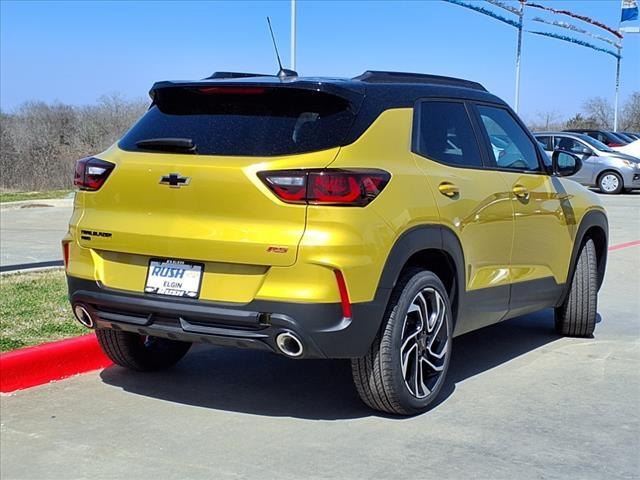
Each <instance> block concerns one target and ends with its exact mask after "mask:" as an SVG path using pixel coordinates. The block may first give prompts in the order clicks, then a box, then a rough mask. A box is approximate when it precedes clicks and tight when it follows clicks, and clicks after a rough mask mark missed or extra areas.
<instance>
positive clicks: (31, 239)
mask: <svg viewBox="0 0 640 480" xmlns="http://www.w3.org/2000/svg"><path fill="white" fill-rule="evenodd" d="M16 203H18V202H16ZM20 204H21V205H20V206H17V205H6V204H3V205H2V206H1V207H0V232H1V233H2V234H1V235H0V266H2V267H4V266H8V265H16V264H22V263H32V262H45V261H50V260H62V248H61V246H60V240H62V237H63V236H64V234H65V233H66V232H67V227H68V225H69V218H70V217H71V210H72V202H71V200H37V201H29V203H26V202H20Z"/></svg>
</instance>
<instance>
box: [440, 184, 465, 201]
mask: <svg viewBox="0 0 640 480" xmlns="http://www.w3.org/2000/svg"><path fill="white" fill-rule="evenodd" d="M438 190H439V191H440V193H441V194H443V195H444V196H445V197H450V198H451V197H455V196H456V195H458V194H459V193H460V189H459V188H458V187H457V186H456V185H454V184H453V183H450V182H442V183H441V184H440V185H438Z"/></svg>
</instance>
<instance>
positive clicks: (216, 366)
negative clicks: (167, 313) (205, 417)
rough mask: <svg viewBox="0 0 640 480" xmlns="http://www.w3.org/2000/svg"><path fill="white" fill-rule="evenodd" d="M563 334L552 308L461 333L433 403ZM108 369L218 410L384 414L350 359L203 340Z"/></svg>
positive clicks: (148, 389) (130, 382) (148, 391)
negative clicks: (361, 390)
mask: <svg viewBox="0 0 640 480" xmlns="http://www.w3.org/2000/svg"><path fill="white" fill-rule="evenodd" d="M559 338H561V337H560V336H559V335H557V334H556V333H555V331H554V328H553V311H552V310H545V311H542V312H538V313H535V314H532V315H526V316H523V317H519V318H515V319H513V320H508V321H506V322H502V323H499V324H496V325H492V326H490V327H486V328H483V329H481V330H477V331H475V332H471V333H468V334H465V335H462V336H460V337H457V338H456V339H455V340H454V342H453V356H452V359H451V364H450V367H449V373H448V375H447V379H446V381H445V384H444V385H443V388H442V391H441V393H440V395H439V398H438V399H437V400H436V402H435V404H434V405H433V406H432V408H437V406H438V405H440V404H442V403H443V402H445V401H446V399H447V398H448V397H450V396H451V395H452V394H453V393H454V392H455V389H456V384H457V383H459V382H462V381H463V380H465V379H467V378H469V377H473V376H476V375H480V374H482V373H483V372H486V371H487V370H490V369H492V368H494V367H497V366H498V365H501V364H504V363H506V362H509V361H510V360H513V359H514V358H517V357H519V356H521V355H525V354H527V353H529V352H531V351H533V350H536V349H538V348H540V347H542V346H544V345H547V344H549V343H551V342H553V341H555V340H558V339H559ZM100 377H101V378H102V381H103V382H105V383H106V384H108V385H113V386H116V387H119V388H122V389H123V390H125V391H127V392H130V393H134V394H137V395H144V396H147V397H152V398H157V399H162V400H166V401H170V402H177V403H181V404H185V405H193V406H198V407H203V408H210V409H216V410H225V411H232V412H239V413H248V414H254V415H264V416H276V417H295V418H301V419H315V420H320V419H322V420H338V419H352V418H361V417H368V416H384V415H382V414H380V413H378V412H375V411H372V410H371V409H369V408H367V407H366V406H365V405H364V404H363V403H362V402H361V401H360V399H359V398H358V395H357V393H356V391H355V387H354V386H353V382H352V380H351V368H350V362H349V361H348V360H290V359H288V358H285V357H283V356H280V355H276V354H273V353H267V352H261V351H253V350H235V349H223V348H216V347H210V346H201V345H198V346H194V347H193V348H192V350H191V351H190V353H189V354H188V355H187V356H186V357H185V358H184V359H183V360H182V361H181V362H180V363H179V364H178V365H176V366H175V367H173V368H171V369H169V370H166V371H162V372H152V373H140V372H133V371H129V370H126V369H124V368H121V367H118V366H111V367H109V368H107V369H105V370H103V371H102V372H101V374H100ZM394 418H397V417H394Z"/></svg>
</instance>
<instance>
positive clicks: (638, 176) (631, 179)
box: [534, 132, 640, 194]
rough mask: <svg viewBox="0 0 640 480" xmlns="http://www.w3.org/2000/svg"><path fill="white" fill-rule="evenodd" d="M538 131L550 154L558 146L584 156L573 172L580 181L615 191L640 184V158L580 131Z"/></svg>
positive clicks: (628, 188)
mask: <svg viewBox="0 0 640 480" xmlns="http://www.w3.org/2000/svg"><path fill="white" fill-rule="evenodd" d="M534 135H535V137H536V138H537V139H538V141H539V142H541V143H543V144H544V145H545V147H544V149H545V151H546V152H547V153H548V155H552V154H553V152H554V151H555V150H564V151H567V152H571V153H573V154H576V155H578V156H580V157H581V160H582V168H581V169H580V170H579V171H578V172H577V173H576V174H575V175H573V176H571V179H573V180H575V181H576V182H579V183H581V184H583V185H586V186H589V187H598V188H599V189H600V191H601V192H603V193H611V194H617V193H620V192H622V191H623V190H625V189H626V190H632V189H638V188H640V159H638V158H636V157H634V156H631V155H627V154H625V153H621V152H618V151H616V150H613V149H612V148H609V147H607V146H606V145H605V144H604V143H601V142H599V141H598V140H596V139H594V138H591V137H589V136H588V135H582V134H580V133H569V132H540V133H535V134H534ZM549 163H550V160H547V164H549Z"/></svg>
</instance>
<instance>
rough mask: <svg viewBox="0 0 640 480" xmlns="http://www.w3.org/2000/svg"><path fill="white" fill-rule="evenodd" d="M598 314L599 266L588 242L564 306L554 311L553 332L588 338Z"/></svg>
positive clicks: (581, 252) (592, 247) (592, 248)
mask: <svg viewBox="0 0 640 480" xmlns="http://www.w3.org/2000/svg"><path fill="white" fill-rule="evenodd" d="M597 312H598V264H597V259H596V247H595V245H594V243H593V240H591V239H588V240H587V241H586V242H585V244H584V245H583V246H582V249H581V251H580V256H579V257H578V262H577V264H576V270H575V272H574V273H573V279H572V280H571V286H570V290H569V294H568V295H567V298H565V300H564V303H563V304H562V305H561V306H560V307H558V308H556V309H555V324H556V332H558V333H559V334H560V335H567V336H570V337H590V336H592V335H593V331H594V330H595V328H596V314H597Z"/></svg>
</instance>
